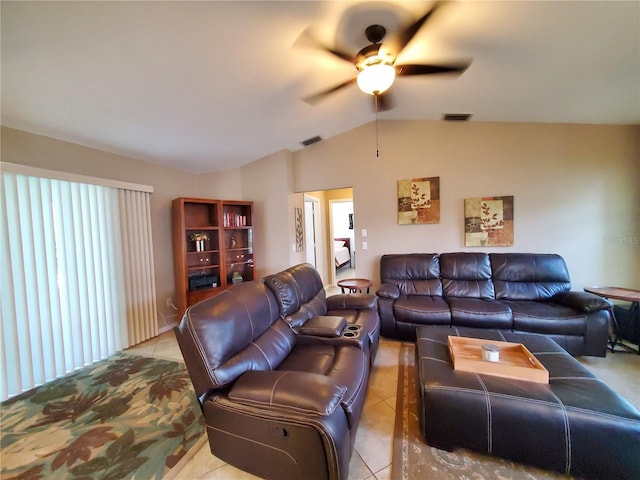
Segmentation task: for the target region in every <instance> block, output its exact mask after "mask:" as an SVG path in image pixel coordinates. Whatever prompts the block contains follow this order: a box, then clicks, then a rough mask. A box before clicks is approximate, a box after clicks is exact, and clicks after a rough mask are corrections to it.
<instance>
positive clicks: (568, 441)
mask: <svg viewBox="0 0 640 480" xmlns="http://www.w3.org/2000/svg"><path fill="white" fill-rule="evenodd" d="M549 393H551V395H553V397H554V398H555V399H556V400H557V401H558V403H559V405H560V406H561V407H562V419H563V420H564V438H565V440H564V445H565V458H566V463H565V473H566V474H567V475H569V473H570V472H571V426H570V425H569V416H568V415H567V408H566V407H565V405H564V403H562V400H560V397H558V396H557V395H556V394H555V393H554V392H553V390H551V389H549Z"/></svg>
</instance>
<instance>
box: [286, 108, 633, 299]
mask: <svg viewBox="0 0 640 480" xmlns="http://www.w3.org/2000/svg"><path fill="white" fill-rule="evenodd" d="M379 133H380V138H379V146H380V156H379V157H376V141H375V124H373V123H371V124H367V125H364V126H362V127H360V128H357V129H354V130H352V131H349V132H346V133H344V134H342V135H339V136H336V137H334V138H331V139H328V140H325V141H322V142H320V143H316V144H314V145H311V146H310V147H307V148H305V149H304V150H300V151H297V152H295V153H294V158H295V185H296V190H297V191H310V190H324V189H333V188H339V187H344V186H351V187H353V196H354V216H355V234H356V242H355V243H356V252H357V258H358V261H357V262H356V270H357V274H358V276H364V277H369V278H371V279H373V280H374V283H375V282H377V281H378V279H379V259H380V256H381V255H382V254H384V253H395V252H398V253H401V252H451V251H479V250H481V249H472V248H465V247H464V224H463V204H464V199H465V198H473V197H480V196H492V195H514V197H515V198H514V211H515V232H514V233H515V244H514V245H513V246H512V247H503V248H491V249H484V250H485V251H505V252H554V253H559V254H561V255H562V256H564V258H565V259H566V261H567V264H568V267H569V271H570V273H571V277H572V281H573V286H574V288H576V289H582V288H583V287H584V286H588V285H603V284H611V285H621V286H626V287H631V288H640V269H639V268H638V265H640V239H639V236H640V127H639V126H598V125H558V124H509V123H479V122H469V123H463V124H457V123H448V122H429V121H381V122H380V124H379ZM432 176H439V177H440V187H441V220H440V223H439V224H435V225H398V224H397V220H396V182H397V180H399V179H405V178H415V177H432ZM362 228H366V229H367V233H368V237H367V239H366V240H367V243H368V250H361V249H360V246H361V242H362V238H361V237H360V232H361V229H362Z"/></svg>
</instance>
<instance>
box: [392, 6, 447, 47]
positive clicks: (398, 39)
mask: <svg viewBox="0 0 640 480" xmlns="http://www.w3.org/2000/svg"><path fill="white" fill-rule="evenodd" d="M446 3H447V2H436V3H434V4H433V6H432V7H431V8H430V9H429V10H427V12H426V13H425V14H424V15H422V16H421V17H420V18H419V19H418V20H416V21H415V22H413V23H412V24H411V25H408V26H407V27H406V28H405V29H404V30H402V31H400V32H398V33H397V34H395V35H393V36H392V38H390V39H389V41H388V42H384V47H385V49H386V50H387V51H388V52H391V53H392V54H393V55H395V56H396V57H397V56H398V55H400V52H402V50H404V48H405V47H406V46H407V45H408V44H409V42H410V41H411V39H413V37H414V36H415V34H416V33H418V30H420V28H422V26H423V25H424V24H425V23H426V21H427V20H429V17H431V15H433V14H434V13H435V12H436V10H438V9H439V8H440V7H442V6H443V5H444V4H446Z"/></svg>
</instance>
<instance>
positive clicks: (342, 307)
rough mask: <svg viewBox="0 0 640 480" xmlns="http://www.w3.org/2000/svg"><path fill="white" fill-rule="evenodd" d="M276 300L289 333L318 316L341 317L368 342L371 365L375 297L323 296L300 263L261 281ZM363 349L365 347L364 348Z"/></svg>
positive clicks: (318, 281)
mask: <svg viewBox="0 0 640 480" xmlns="http://www.w3.org/2000/svg"><path fill="white" fill-rule="evenodd" d="M263 281H264V283H266V284H267V286H268V287H269V288H270V289H271V291H272V292H273V293H274V295H275V296H276V299H277V300H278V305H279V307H280V315H281V316H282V318H283V319H284V320H285V321H286V322H287V323H288V324H289V325H291V327H292V328H293V329H297V328H299V327H300V326H301V325H304V324H305V323H306V322H308V320H309V319H311V318H313V317H318V316H336V317H342V318H344V319H345V320H346V321H347V324H348V325H356V326H358V327H359V328H360V329H361V333H362V336H363V340H364V338H365V337H366V338H368V339H369V342H368V343H369V345H368V348H369V351H370V356H371V363H372V364H373V360H374V359H375V356H376V353H377V351H378V343H379V342H380V316H379V315H378V310H377V297H376V296H375V295H369V294H365V293H352V294H344V293H342V294H337V295H331V296H329V297H327V296H326V292H325V290H324V286H323V285H322V278H321V277H320V274H319V273H318V271H317V270H316V269H315V268H313V265H311V264H310V263H301V264H300V265H295V266H293V267H290V268H287V269H286V270H283V271H282V272H279V273H275V274H273V275H268V276H266V277H265V278H264V279H263ZM365 347H366V345H365Z"/></svg>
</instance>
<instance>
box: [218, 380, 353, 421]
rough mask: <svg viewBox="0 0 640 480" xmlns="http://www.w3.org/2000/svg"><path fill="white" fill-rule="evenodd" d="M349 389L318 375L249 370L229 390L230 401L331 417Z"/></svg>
mask: <svg viewBox="0 0 640 480" xmlns="http://www.w3.org/2000/svg"><path fill="white" fill-rule="evenodd" d="M346 391H347V389H346V388H345V387H341V386H339V385H336V384H335V383H334V382H333V381H332V380H331V379H330V378H328V377H326V376H324V375H319V374H316V373H307V372H295V371H248V372H245V373H244V374H242V375H241V376H240V377H239V378H238V380H237V381H236V382H235V383H234V385H233V387H232V388H231V390H230V391H229V398H230V399H231V400H233V401H234V402H238V403H241V404H245V405H250V406H255V407H260V408H265V407H267V408H274V409H285V410H291V409H294V410H296V411H298V412H301V413H306V414H314V415H331V414H332V413H333V412H334V410H335V409H336V407H337V406H338V405H340V401H341V400H342V398H343V397H344V394H345V392H346Z"/></svg>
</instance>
